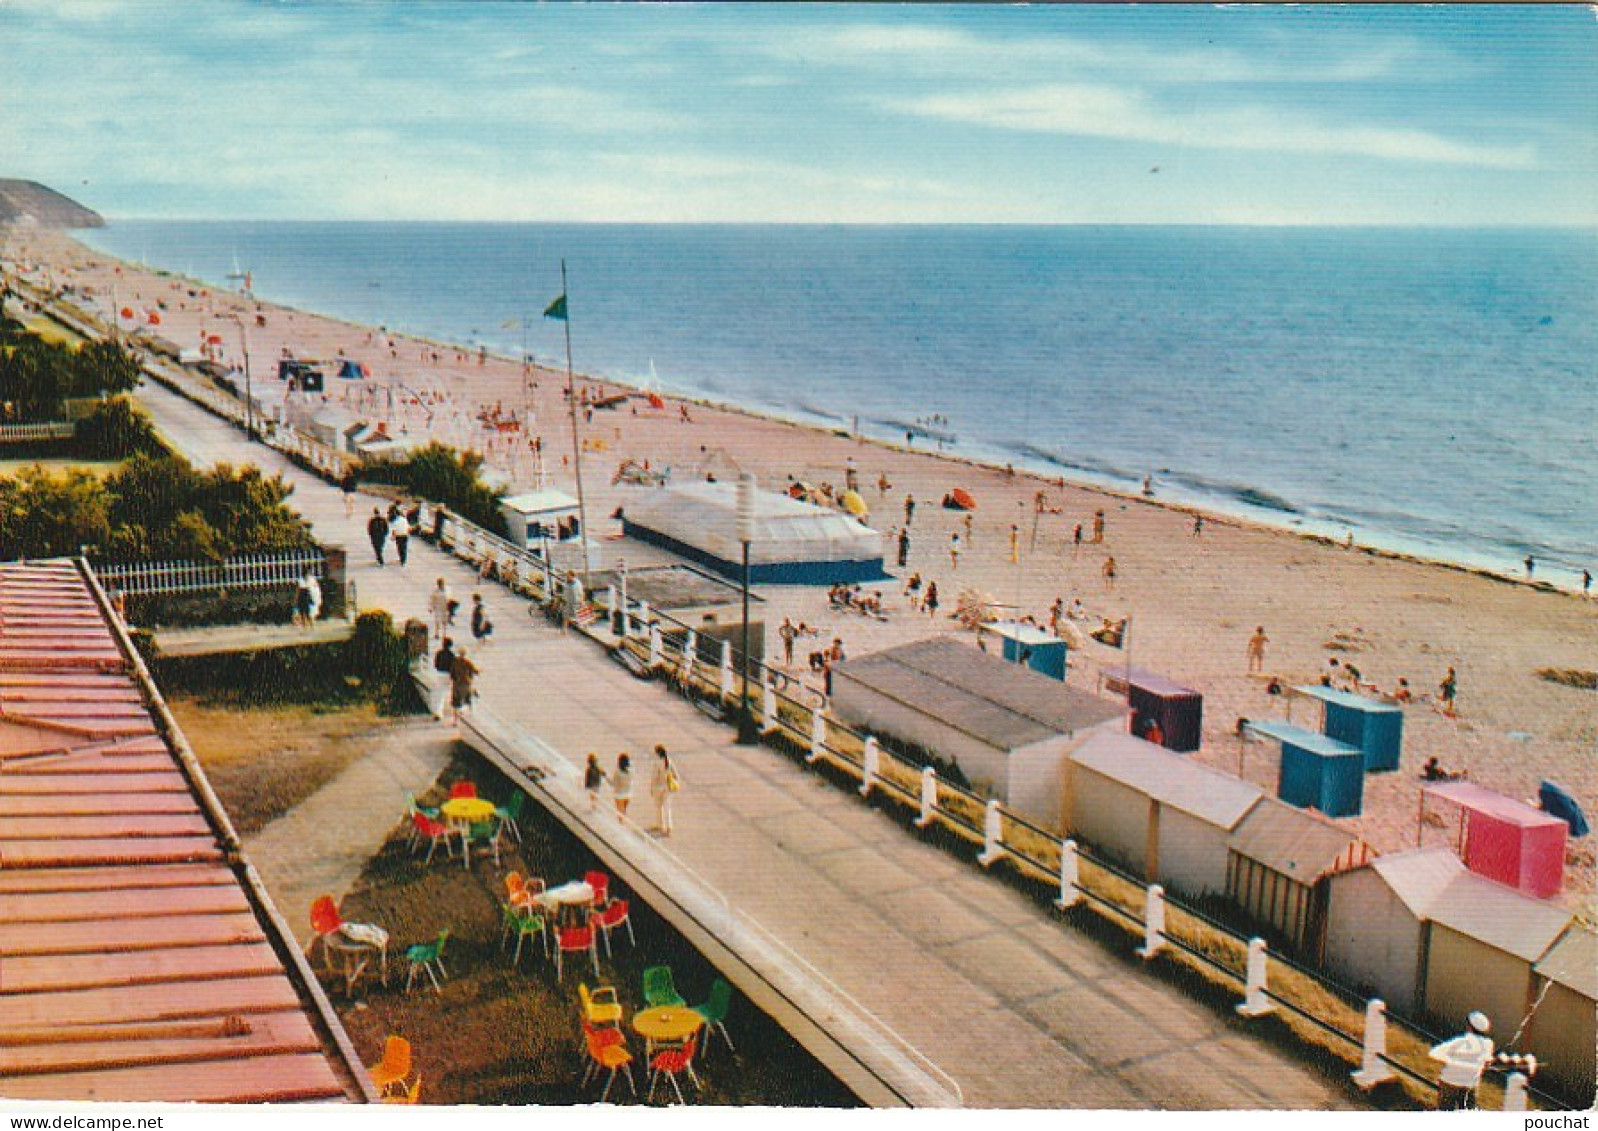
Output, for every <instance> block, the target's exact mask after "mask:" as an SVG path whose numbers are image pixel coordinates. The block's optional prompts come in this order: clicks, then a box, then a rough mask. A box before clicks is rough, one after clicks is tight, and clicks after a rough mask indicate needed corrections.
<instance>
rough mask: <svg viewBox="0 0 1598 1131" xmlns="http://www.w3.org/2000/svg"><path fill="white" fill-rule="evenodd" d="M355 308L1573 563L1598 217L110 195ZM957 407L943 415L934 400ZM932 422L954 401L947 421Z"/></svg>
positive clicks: (1230, 510) (1585, 495) (227, 256)
mask: <svg viewBox="0 0 1598 1131" xmlns="http://www.w3.org/2000/svg"><path fill="white" fill-rule="evenodd" d="M76 235H77V238H79V239H80V240H82V241H83V242H84V243H85V244H87V245H89V246H91V247H93V248H96V249H98V250H101V251H104V252H106V253H109V254H112V255H115V256H118V257H119V258H122V259H126V260H130V261H134V262H139V263H143V264H145V265H147V266H150V267H154V268H159V269H163V270H167V271H171V272H174V273H177V274H182V275H185V276H188V277H191V278H195V279H199V280H203V281H206V282H208V283H210V284H211V285H214V286H221V287H237V285H238V283H237V280H230V279H229V276H230V275H232V274H235V273H237V272H240V271H244V270H247V271H249V272H250V273H251V275H252V279H253V285H254V290H255V293H256V294H257V295H258V296H259V297H261V298H263V299H266V300H270V301H273V302H279V303H284V304H286V305H290V306H294V307H299V308H302V309H305V310H308V311H314V312H316V313H320V314H326V315H332V316H334V317H338V318H342V319H346V320H348V321H351V322H357V323H365V324H372V325H382V326H386V327H388V328H389V329H391V330H396V331H400V332H404V333H410V334H416V335H420V336H423V337H427V338H431V339H434V340H438V341H446V342H452V343H458V344H460V345H461V346H462V347H464V348H470V349H474V350H475V349H477V348H479V347H483V348H487V349H488V350H490V351H492V352H495V353H499V354H504V355H509V356H520V355H521V354H522V353H523V352H524V348H525V351H526V352H527V353H528V354H529V355H531V356H532V357H534V358H535V359H536V360H537V361H539V362H540V363H543V364H549V365H553V366H556V367H564V364H565V354H564V343H563V341H562V340H561V337H560V327H559V324H558V323H554V322H550V321H547V320H545V319H543V318H541V317H540V314H541V312H542V310H543V309H544V307H545V306H546V305H547V304H548V302H549V301H550V300H551V299H553V298H554V297H555V295H556V294H558V293H559V292H560V288H561V282H560V262H561V260H562V258H564V259H565V261H566V264H567V269H568V272H569V279H570V284H569V300H570V311H571V323H570V325H571V330H572V338H573V350H574V362H575V366H576V368H577V369H578V370H579V371H580V372H583V373H586V374H588V375H590V376H593V377H595V378H600V379H608V380H613V381H617V382H625V383H628V384H633V385H648V384H653V386H654V387H656V388H658V389H659V390H660V391H662V392H666V393H677V394H682V395H686V396H691V397H697V398H703V399H707V400H713V401H717V402H721V403H725V404H730V405H735V406H739V407H744V408H748V409H751V410H754V411H759V412H763V413H767V414H771V415H775V416H779V417H783V418H786V419H790V420H794V421H796V422H800V423H806V424H811V425H815V426H818V427H823V428H829V429H858V430H859V431H860V432H861V433H863V434H865V435H867V436H871V437H874V438H878V439H883V440H890V441H896V442H899V443H904V442H906V439H907V433H908V434H910V435H911V436H913V438H914V446H915V447H917V448H933V449H936V448H938V447H940V446H942V447H943V448H944V450H946V451H947V452H948V453H949V454H951V455H955V456H959V457H961V458H968V459H975V460H981V461H984V462H988V463H994V464H1001V465H1002V464H1005V463H1012V464H1014V465H1015V466H1017V467H1018V468H1026V469H1028V470H1032V471H1037V472H1040V473H1042V474H1045V475H1049V476H1054V477H1062V476H1063V477H1064V478H1066V479H1068V480H1071V481H1075V482H1081V483H1088V484H1092V485H1096V486H1106V487H1111V488H1114V489H1118V490H1123V491H1128V492H1131V493H1136V492H1137V491H1138V490H1139V488H1140V485H1141V484H1142V482H1143V480H1144V478H1145V477H1149V478H1151V479H1152V483H1153V488H1154V491H1155V493H1156V495H1157V497H1158V498H1160V499H1161V500H1164V501H1167V502H1176V503H1181V504H1186V505H1192V506H1195V507H1201V508H1205V509H1209V510H1214V511H1218V512H1221V513H1227V514H1234V515H1237V516H1239V517H1245V518H1250V519H1254V520H1260V521H1265V522H1267V523H1270V524H1272V525H1276V526H1281V527H1285V528H1288V529H1293V530H1298V531H1302V532H1305V533H1314V534H1320V535H1324V536H1326V537H1331V538H1338V539H1340V538H1342V537H1344V536H1345V535H1346V534H1347V533H1348V532H1353V533H1354V534H1355V537H1356V539H1357V540H1358V541H1359V542H1360V543H1361V544H1363V545H1369V546H1373V547H1377V548H1381V549H1386V550H1392V551H1395V552H1403V553H1411V554H1415V555H1417V556H1421V557H1427V558H1434V559H1438V560H1442V561H1447V562H1453V563H1457V564H1460V565H1465V566H1468V567H1473V568H1486V569H1492V570H1499V571H1514V572H1520V571H1521V570H1523V566H1522V565H1521V563H1522V561H1523V559H1524V558H1525V557H1526V556H1527V555H1528V554H1529V555H1531V556H1533V557H1534V558H1535V559H1536V561H1537V564H1538V569H1537V576H1538V577H1539V578H1545V579H1548V580H1551V581H1553V582H1555V583H1556V584H1560V585H1564V586H1570V585H1573V584H1576V579H1577V578H1578V577H1579V574H1580V571H1581V570H1582V569H1583V568H1587V569H1592V568H1594V567H1595V565H1598V517H1595V515H1594V511H1593V508H1592V507H1591V505H1590V498H1591V473H1592V468H1593V467H1594V466H1595V463H1598V444H1595V438H1594V433H1595V430H1598V425H1595V422H1598V317H1595V315H1598V232H1593V231H1590V230H1584V229H1535V228H1499V229H1487V230H1478V229H1460V228H1405V229H1400V228H1370V227H1331V228H1328V227H1270V228H1256V227H1239V228H1223V227H1202V226H1153V225H1149V226H1143V225H1126V226H1104V225H1087V226H1072V225H1037V226H995V225H883V226H878V225H837V226H833V225H826V226H818V225H712V224H702V225H641V224H540V223H440V222H410V223H396V222H267V221H132V220H111V221H109V222H108V226H107V227H105V228H103V229H96V230H91V231H87V232H79V233H76ZM934 418H935V419H934ZM929 421H930V422H929Z"/></svg>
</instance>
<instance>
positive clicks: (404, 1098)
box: [383, 1072, 422, 1104]
mask: <svg viewBox="0 0 1598 1131" xmlns="http://www.w3.org/2000/svg"><path fill="white" fill-rule="evenodd" d="M421 1101H422V1074H421V1073H420V1072H418V1073H417V1074H416V1079H415V1080H413V1081H412V1082H411V1086H410V1087H409V1088H404V1089H402V1090H400V1091H398V1092H395V1093H393V1094H391V1095H387V1096H384V1097H383V1102H384V1103H386V1104H416V1103H421Z"/></svg>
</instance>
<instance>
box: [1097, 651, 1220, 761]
mask: <svg viewBox="0 0 1598 1131" xmlns="http://www.w3.org/2000/svg"><path fill="white" fill-rule="evenodd" d="M1102 678H1103V680H1104V686H1105V689H1106V690H1108V691H1112V692H1115V693H1116V694H1119V695H1125V696H1126V702H1127V705H1128V706H1130V707H1131V708H1132V719H1131V727H1132V733H1133V734H1136V735H1139V736H1143V735H1145V734H1147V732H1148V729H1149V724H1150V723H1158V724H1159V727H1160V734H1161V738H1160V745H1161V746H1163V747H1165V748H1166V749H1167V750H1175V751H1177V752H1178V753H1181V754H1187V753H1191V752H1192V751H1194V750H1197V749H1198V748H1199V746H1200V745H1201V744H1202V743H1203V741H1204V696H1203V695H1202V694H1200V693H1199V692H1197V691H1195V690H1194V689H1193V688H1191V687H1183V686H1182V685H1181V684H1179V683H1175V682H1173V681H1172V680H1169V679H1166V678H1165V677H1164V676H1159V675H1155V674H1154V673H1153V672H1147V671H1143V670H1142V669H1141V668H1121V669H1118V670H1117V669H1107V670H1106V671H1105V672H1104V674H1103V676H1102Z"/></svg>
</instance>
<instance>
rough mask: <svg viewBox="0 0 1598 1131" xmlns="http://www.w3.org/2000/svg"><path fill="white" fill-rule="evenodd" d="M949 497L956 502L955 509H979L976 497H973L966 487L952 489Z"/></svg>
mask: <svg viewBox="0 0 1598 1131" xmlns="http://www.w3.org/2000/svg"><path fill="white" fill-rule="evenodd" d="M949 498H950V500H951V501H952V502H953V503H954V509H955V510H962V511H974V510H976V509H977V501H976V499H974V498H972V496H971V492H969V491H967V490H966V489H965V488H964V487H956V488H955V489H954V490H952V491H950V492H949Z"/></svg>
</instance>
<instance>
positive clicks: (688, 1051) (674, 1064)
mask: <svg viewBox="0 0 1598 1131" xmlns="http://www.w3.org/2000/svg"><path fill="white" fill-rule="evenodd" d="M698 1045H699V1041H698V1038H697V1037H689V1038H688V1039H687V1040H686V1041H685V1042H683V1044H682V1047H680V1048H670V1049H662V1050H661V1051H659V1052H657V1053H656V1054H655V1055H654V1057H653V1059H651V1060H650V1062H649V1095H647V1096H645V1097H644V1102H645V1103H648V1102H649V1101H650V1100H652V1099H654V1098H655V1085H656V1084H658V1083H660V1078H661V1076H662V1075H664V1076H665V1077H666V1078H667V1079H668V1080H670V1081H671V1089H672V1091H674V1092H676V1093H677V1102H678V1103H680V1104H682V1103H687V1102H688V1101H687V1100H685V1099H683V1097H682V1086H681V1085H679V1084H678V1083H677V1077H678V1076H680V1075H681V1074H682V1073H684V1072H686V1073H688V1079H690V1080H692V1081H693V1082H694V1087H695V1088H696V1089H697V1090H699V1091H704V1086H703V1085H702V1084H700V1083H699V1076H698V1074H697V1073H695V1072H694V1051H695V1050H696V1049H697V1048H698Z"/></svg>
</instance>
